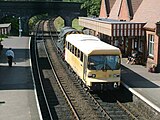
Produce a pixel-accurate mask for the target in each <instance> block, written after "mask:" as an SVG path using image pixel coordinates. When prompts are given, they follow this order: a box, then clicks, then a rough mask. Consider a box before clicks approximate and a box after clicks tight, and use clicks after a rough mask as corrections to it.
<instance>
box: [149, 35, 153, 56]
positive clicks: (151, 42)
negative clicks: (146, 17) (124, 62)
mask: <svg viewBox="0 0 160 120" xmlns="http://www.w3.org/2000/svg"><path fill="white" fill-rule="evenodd" d="M148 42H149V43H148V45H149V46H148V48H149V51H148V52H149V56H150V57H153V56H154V36H153V35H151V34H149V35H148Z"/></svg>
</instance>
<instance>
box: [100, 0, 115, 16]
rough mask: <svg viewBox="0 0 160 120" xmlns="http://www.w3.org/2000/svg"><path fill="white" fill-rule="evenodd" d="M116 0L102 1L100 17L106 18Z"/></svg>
mask: <svg viewBox="0 0 160 120" xmlns="http://www.w3.org/2000/svg"><path fill="white" fill-rule="evenodd" d="M115 1H116V0H102V1H101V8H100V17H103V18H107V17H108V16H109V13H110V11H111V8H112V7H113V4H114V3H115Z"/></svg>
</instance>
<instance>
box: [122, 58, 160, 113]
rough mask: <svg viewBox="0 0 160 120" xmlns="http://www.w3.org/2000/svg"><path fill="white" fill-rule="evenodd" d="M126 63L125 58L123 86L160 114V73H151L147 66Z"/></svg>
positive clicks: (123, 63)
mask: <svg viewBox="0 0 160 120" xmlns="http://www.w3.org/2000/svg"><path fill="white" fill-rule="evenodd" d="M126 62H127V59H126V58H123V59H122V76H121V77H122V78H121V80H122V84H123V85H124V86H125V87H126V88H127V89H129V90H130V91H131V92H132V93H133V94H134V95H136V96H137V97H139V98H140V99H141V100H143V101H144V102H145V103H147V104H148V105H149V106H151V107H152V108H154V109H155V110H156V111H158V112H159V114H160V73H151V72H148V68H146V67H145V66H142V65H131V64H126Z"/></svg>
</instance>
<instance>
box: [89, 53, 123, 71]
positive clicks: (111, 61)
mask: <svg viewBox="0 0 160 120" xmlns="http://www.w3.org/2000/svg"><path fill="white" fill-rule="evenodd" d="M88 69H90V70H119V69H120V56H118V55H92V56H89V57H88Z"/></svg>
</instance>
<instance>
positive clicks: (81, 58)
mask: <svg viewBox="0 0 160 120" xmlns="http://www.w3.org/2000/svg"><path fill="white" fill-rule="evenodd" d="M80 56H81V57H80V60H81V61H83V53H82V52H81V55H80Z"/></svg>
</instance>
